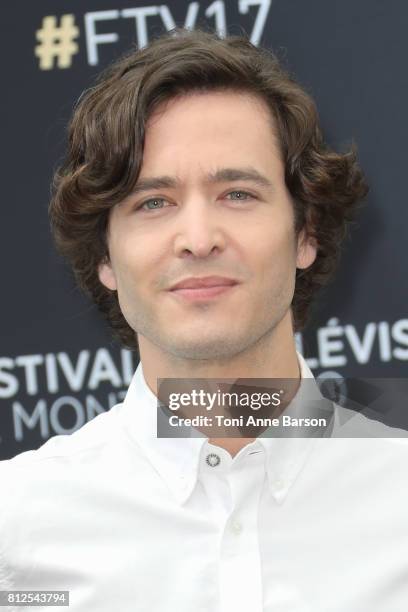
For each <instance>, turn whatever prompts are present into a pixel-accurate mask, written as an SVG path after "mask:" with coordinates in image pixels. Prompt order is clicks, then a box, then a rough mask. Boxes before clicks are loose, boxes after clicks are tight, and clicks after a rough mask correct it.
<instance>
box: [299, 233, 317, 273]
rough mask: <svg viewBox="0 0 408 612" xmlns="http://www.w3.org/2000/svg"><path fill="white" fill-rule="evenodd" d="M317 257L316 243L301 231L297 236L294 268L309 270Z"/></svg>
mask: <svg viewBox="0 0 408 612" xmlns="http://www.w3.org/2000/svg"><path fill="white" fill-rule="evenodd" d="M316 255H317V243H316V240H315V239H314V238H311V237H310V236H308V235H307V232H306V230H305V229H303V230H302V231H301V232H300V233H299V236H298V242H297V257H296V267H297V268H300V269H302V270H304V269H306V268H309V267H310V266H311V265H312V263H313V262H314V260H315V259H316Z"/></svg>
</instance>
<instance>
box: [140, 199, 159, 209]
mask: <svg viewBox="0 0 408 612" xmlns="http://www.w3.org/2000/svg"><path fill="white" fill-rule="evenodd" d="M150 202H164V198H150V200H146V201H145V202H143V203H142V204H141V205H140V206H139V208H138V210H139V209H141V208H143V207H144V206H146V205H147V204H150ZM160 208H161V207H159V206H155V207H154V208H147V210H160Z"/></svg>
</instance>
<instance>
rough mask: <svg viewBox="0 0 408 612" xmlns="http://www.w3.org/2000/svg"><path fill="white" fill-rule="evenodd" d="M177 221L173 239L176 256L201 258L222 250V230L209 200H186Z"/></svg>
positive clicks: (223, 246) (223, 245)
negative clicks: (175, 233) (175, 234)
mask: <svg viewBox="0 0 408 612" xmlns="http://www.w3.org/2000/svg"><path fill="white" fill-rule="evenodd" d="M177 223H178V228H177V229H178V231H177V236H176V238H175V241H174V251H175V255H176V256H177V257H186V256H187V257H188V256H195V257H199V258H203V257H208V256H209V255H211V254H213V253H217V252H221V251H223V250H224V248H225V235H224V231H223V229H222V227H221V223H220V219H219V217H218V216H217V212H216V210H214V207H213V205H212V204H211V203H210V202H208V201H206V200H204V199H203V200H201V199H198V198H196V199H194V198H193V199H192V200H191V201H189V202H186V203H185V205H184V207H183V210H182V212H181V213H180V215H178V219H177Z"/></svg>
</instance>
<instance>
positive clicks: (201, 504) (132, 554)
mask: <svg viewBox="0 0 408 612" xmlns="http://www.w3.org/2000/svg"><path fill="white" fill-rule="evenodd" d="M298 359H299V364H300V367H301V376H302V378H312V377H313V375H312V373H311V371H310V370H309V368H308V366H307V364H306V362H305V360H304V359H303V358H302V356H301V355H300V354H298ZM156 415H157V399H156V396H155V395H154V394H153V393H152V392H151V391H150V389H149V387H148V386H147V384H146V382H145V380H144V376H143V369H142V365H141V364H139V366H138V368H137V370H136V372H135V374H134V377H133V379H132V382H131V385H130V387H129V390H128V393H127V395H126V398H125V400H124V402H123V403H122V404H118V405H116V406H114V407H113V408H112V409H111V410H110V411H109V412H106V413H104V414H101V415H99V416H97V417H96V418H94V419H93V420H92V421H91V422H89V423H87V424H86V425H85V426H83V427H82V428H81V429H80V430H78V431H77V432H75V433H74V434H72V435H69V436H55V437H54V438H51V439H50V440H49V441H47V442H46V443H45V444H44V445H43V446H42V447H41V448H40V449H39V450H37V451H28V452H25V453H22V454H20V455H18V456H17V457H15V458H13V459H11V460H8V461H3V462H0V491H1V505H0V590H1V589H3V590H6V589H20V590H45V589H46V590H50V589H58V590H69V591H70V608H69V609H70V611H71V612H93V611H95V612H113V611H116V610H118V611H120V612H261V611H262V612H404V610H406V609H408V486H407V467H408V461H407V460H408V444H407V441H406V440H403V439H400V438H398V439H385V438H382V439H375V438H366V439H362V438H354V439H348V438H329V439H316V438H281V439H276V438H265V437H259V438H258V439H256V440H255V441H254V442H252V443H251V444H249V445H247V446H246V447H244V448H243V449H241V451H240V452H239V453H238V454H237V455H236V456H235V457H234V458H231V455H230V454H229V453H228V452H227V451H225V450H224V449H222V448H220V447H218V446H215V445H212V444H209V443H208V440H207V438H205V437H191V438H173V439H171V438H168V439H166V438H157V436H156V424H157V416H156ZM210 454H215V455H216V456H217V457H218V458H219V459H220V461H219V462H218V459H215V460H213V461H211V458H210V459H209V461H208V462H207V461H206V458H207V457H208V456H209V455H210ZM212 459H214V457H213V458H212ZM211 463H213V464H214V465H211ZM216 463H217V465H215V464H216ZM17 609H18V610H21V609H25V608H20V607H19V608H16V610H17ZM30 609H31V608H30ZM37 609H38V610H42V609H44V610H45V608H42V607H38V608H37ZM61 609H62V608H61Z"/></svg>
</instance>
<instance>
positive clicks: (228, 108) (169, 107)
mask: <svg viewBox="0 0 408 612" xmlns="http://www.w3.org/2000/svg"><path fill="white" fill-rule="evenodd" d="M279 158H280V154H279V144H278V138H277V133H276V129H275V126H274V121H273V117H272V113H271V110H270V109H269V108H268V106H267V104H266V102H265V101H264V100H263V99H262V98H260V97H257V96H255V95H253V94H250V93H246V92H237V91H230V90H228V91H215V92H205V93H201V92H199V93H196V92H194V93H191V94H187V95H183V96H180V97H177V98H173V99H171V100H169V101H167V102H165V103H163V104H162V105H161V106H159V107H158V108H157V109H156V110H155V112H154V113H153V114H152V115H151V116H150V117H149V119H148V121H147V123H146V130H145V143H144V151H143V164H142V169H141V175H144V174H146V173H151V172H157V171H160V172H162V171H163V166H166V169H167V170H169V171H170V170H171V171H173V172H179V173H181V174H182V173H183V171H187V170H188V169H190V170H191V168H192V167H195V168H196V169H197V170H198V169H199V168H201V169H202V170H203V171H204V170H205V171H207V172H208V171H209V170H211V168H214V167H219V166H221V165H225V162H228V165H234V163H236V164H238V165H246V166H248V165H251V166H255V167H258V170H259V171H263V172H267V171H268V169H269V170H271V166H277V164H278V163H279Z"/></svg>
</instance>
